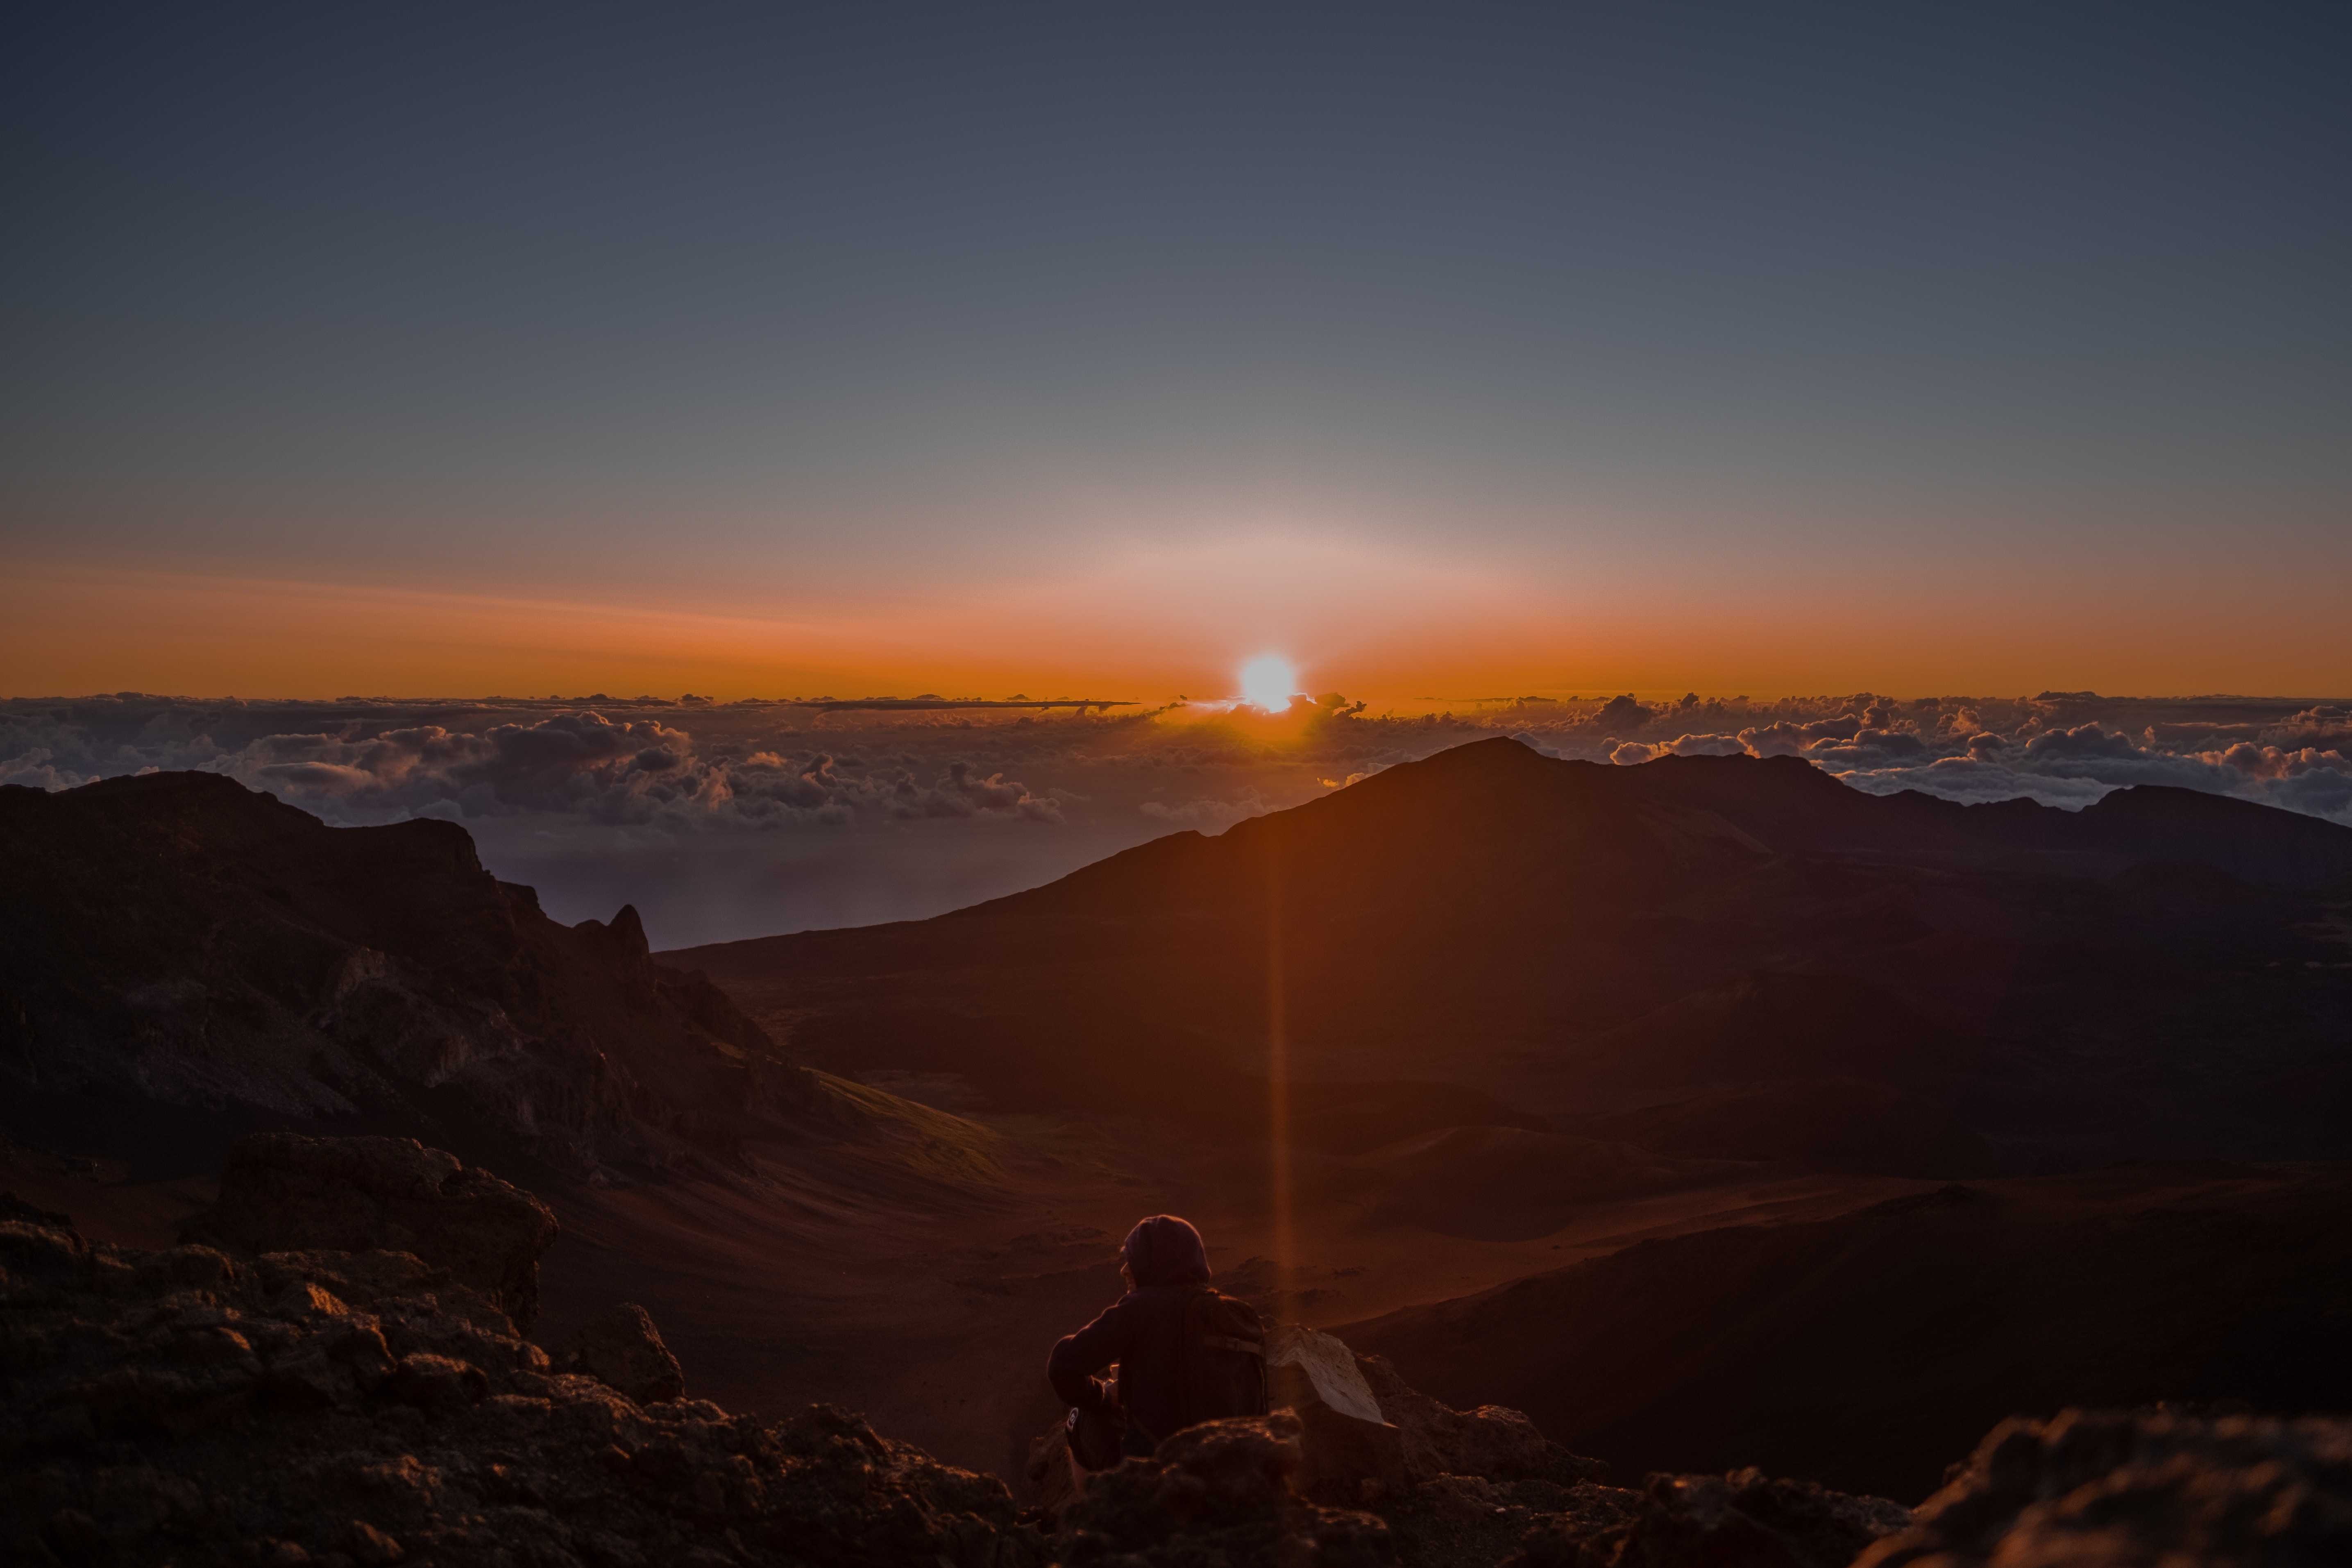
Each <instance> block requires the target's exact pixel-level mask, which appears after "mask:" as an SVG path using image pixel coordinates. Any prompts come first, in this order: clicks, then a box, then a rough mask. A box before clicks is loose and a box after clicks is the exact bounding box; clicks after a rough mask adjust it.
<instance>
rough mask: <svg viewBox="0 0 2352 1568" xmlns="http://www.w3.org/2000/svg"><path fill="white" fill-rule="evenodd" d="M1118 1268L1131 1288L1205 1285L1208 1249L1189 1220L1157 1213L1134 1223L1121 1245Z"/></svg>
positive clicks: (1207, 1270) (1207, 1274)
mask: <svg viewBox="0 0 2352 1568" xmlns="http://www.w3.org/2000/svg"><path fill="white" fill-rule="evenodd" d="M1118 1271H1119V1273H1120V1274H1122V1275H1124V1276H1125V1277H1126V1279H1127V1282H1128V1285H1129V1288H1131V1289H1142V1288H1143V1287H1144V1286H1147V1285H1205V1284H1207V1283H1208V1282H1209V1249H1208V1247H1205V1246H1203V1245H1202V1241H1201V1233H1200V1232H1199V1231H1197V1230H1194V1229H1193V1228H1192V1221H1190V1220H1182V1219H1178V1218H1177V1217H1176V1216H1175V1215H1172V1214H1156V1215H1151V1216H1150V1218H1149V1219H1140V1220H1138V1221H1136V1222H1135V1228H1134V1229H1133V1230H1130V1231H1129V1232H1128V1233H1127V1239H1126V1240H1125V1241H1124V1242H1121V1243H1120V1244H1119V1248H1118Z"/></svg>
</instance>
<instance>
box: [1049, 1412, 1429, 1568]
mask: <svg viewBox="0 0 2352 1568" xmlns="http://www.w3.org/2000/svg"><path fill="white" fill-rule="evenodd" d="M1299 1436H1300V1426H1299V1422H1298V1418H1297V1416H1295V1415H1291V1414H1290V1413H1289V1412H1287V1411H1276V1413H1275V1414H1274V1415H1267V1416H1262V1417H1256V1418H1253V1419H1248V1420H1240V1421H1212V1422H1209V1423H1207V1424H1205V1425H1202V1426H1193V1427H1189V1428H1187V1429H1186V1430H1184V1431H1181V1432H1179V1433H1177V1434H1176V1435H1175V1436H1172V1437H1171V1438H1169V1439H1168V1440H1167V1441H1166V1442H1164V1443H1162V1444H1160V1448H1159V1451H1158V1452H1157V1453H1156V1454H1154V1455H1153V1457H1152V1458H1150V1459H1148V1460H1146V1459H1130V1460H1129V1461H1128V1462H1126V1463H1125V1464H1122V1465H1120V1466H1119V1467H1118V1468H1117V1469H1115V1470H1106V1471H1104V1472H1102V1473H1101V1474H1099V1475H1097V1476H1096V1477H1094V1478H1093V1479H1091V1480H1089V1481H1088V1482H1087V1488H1086V1491H1085V1494H1084V1495H1083V1496H1082V1497H1080V1498H1079V1499H1078V1500H1077V1501H1076V1502H1075V1503H1073V1504H1072V1505H1071V1507H1070V1508H1069V1510H1068V1511H1067V1512H1066V1514H1065V1515H1064V1520H1063V1530H1062V1533H1061V1536H1060V1538H1059V1541H1058V1545H1059V1546H1060V1548H1061V1552H1060V1555H1061V1557H1062V1560H1063V1561H1065V1562H1067V1563H1071V1564H1074V1565H1077V1564H1086V1563H1114V1562H1115V1563H1118V1564H1119V1565H1120V1568H1129V1565H1131V1564H1151V1565H1159V1564H1166V1565H1168V1568H1176V1565H1178V1564H1192V1563H1228V1564H1231V1565H1232V1568H1261V1565H1263V1568H1275V1565H1276V1564H1283V1565H1288V1564H1291V1563H1317V1564H1329V1565H1330V1568H1385V1565H1387V1564H1391V1563H1395V1562H1396V1561H1397V1553H1396V1544H1395V1542H1393V1541H1392V1540H1391V1538H1390V1535H1389V1528H1388V1525H1387V1524H1386V1522H1385V1521H1382V1520H1381V1519H1380V1518H1378V1517H1377V1516H1375V1515H1372V1514H1369V1513H1360V1512H1355V1511H1351V1510H1340V1509H1330V1508H1322V1507H1318V1506H1317V1505H1316V1504H1314V1503H1311V1502H1309V1501H1307V1500H1305V1499H1304V1498H1302V1497H1300V1496H1299V1495H1298V1492H1297V1488H1296V1486H1295V1484H1294V1483H1295V1480H1296V1478H1297V1474H1298V1466H1299Z"/></svg>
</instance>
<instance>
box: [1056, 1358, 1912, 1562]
mask: <svg viewBox="0 0 2352 1568" xmlns="http://www.w3.org/2000/svg"><path fill="white" fill-rule="evenodd" d="M1266 1343H1267V1359H1268V1362H1269V1365H1270V1370H1271V1373H1272V1393H1273V1397H1274V1401H1275V1404H1276V1411H1275V1414H1274V1415H1272V1416H1270V1417H1267V1418H1265V1420H1260V1421H1228V1422H1218V1423H1213V1424H1212V1425H1210V1426H1202V1427H1196V1428H1193V1429H1192V1430H1191V1431H1188V1432H1183V1433H1180V1434H1178V1435H1177V1436H1175V1437H1173V1438H1171V1439H1170V1440H1169V1441H1168V1442H1166V1443H1163V1444H1161V1445H1160V1449H1159V1451H1158V1452H1157V1453H1156V1454H1155V1455H1154V1456H1153V1457H1152V1458H1151V1460H1150V1461H1149V1462H1148V1463H1139V1462H1137V1461H1129V1462H1128V1463H1126V1464H1123V1465H1121V1466H1120V1467H1118V1468H1117V1469H1115V1470H1110V1471H1106V1472H1103V1473H1101V1474H1099V1475H1097V1476H1095V1477H1093V1478H1091V1479H1087V1480H1085V1481H1084V1482H1083V1483H1081V1482H1080V1481H1079V1479H1078V1478H1077V1477H1076V1474H1075V1472H1074V1471H1073V1470H1072V1469H1071V1468H1070V1465H1069V1460H1068V1451H1067V1448H1066V1445H1065V1444H1064V1443H1063V1441H1062V1433H1061V1429H1060V1428H1059V1427H1058V1426H1056V1427H1055V1428H1054V1429H1053V1430H1052V1431H1050V1432H1048V1433H1046V1434H1044V1435H1043V1436H1040V1437H1039V1438H1038V1439H1037V1440H1036V1442H1034V1444H1032V1445H1031V1448H1030V1462H1029V1476H1028V1479H1029V1481H1030V1484H1031V1488H1032V1491H1033V1494H1034V1496H1035V1498H1036V1500H1037V1502H1038V1504H1039V1508H1040V1511H1041V1512H1042V1513H1043V1514H1045V1516H1046V1517H1047V1518H1048V1519H1050V1520H1053V1521H1058V1522H1059V1525H1060V1533H1059V1535H1058V1536H1057V1537H1056V1544H1057V1546H1058V1547H1059V1549H1060V1550H1061V1551H1063V1552H1065V1553H1066V1556H1067V1558H1068V1560H1069V1561H1070V1562H1072V1563H1083V1562H1087V1561H1090V1560H1092V1559H1093V1558H1096V1557H1103V1558H1110V1557H1117V1558H1118V1560H1119V1561H1120V1562H1122V1563H1126V1562H1129V1561H1131V1560H1134V1559H1139V1560H1140V1561H1141V1562H1143V1563H1171V1564H1173V1563H1194V1562H1201V1563H1217V1562H1223V1563H1232V1564H1235V1565H1240V1564H1245V1563H1285V1564H1288V1563H1339V1562H1347V1563H1391V1562H1393V1563H1400V1564H1402V1565H1404V1568H1472V1565H1474V1564H1475V1565H1478V1568H1486V1565H1489V1564H1494V1563H1505V1562H1508V1563H1513V1564H1517V1565H1518V1568H1846V1564H1848V1563H1851V1562H1852V1561H1853V1558H1854V1556H1855V1554H1856V1553H1858V1552H1861V1551H1862V1550H1863V1549H1864V1548H1865V1547H1867V1546H1869V1545H1870V1544H1871V1543H1872V1542H1874V1541H1876V1540H1877V1539H1879V1538H1880V1537H1881V1536H1884V1535H1885V1534H1887V1533H1888V1532H1889V1531H1895V1530H1899V1529H1901V1528H1903V1527H1904V1526H1905V1525H1907V1524H1908V1523H1909V1522H1910V1519H1911V1516H1910V1513H1909V1512H1908V1510H1905V1509H1903V1508H1901V1507H1899V1506H1897V1505H1896V1504H1894V1503H1891V1502H1888V1501H1886V1500H1885V1499H1883V1498H1857V1497H1849V1496H1847V1495H1846V1494H1844V1493H1843V1492H1835V1491H1831V1490H1829V1489H1826V1488H1823V1487H1820V1486H1815V1485H1813V1484H1812V1483H1811V1482H1807V1481H1783V1480H1771V1479H1766V1478H1765V1477H1763V1476H1762V1475H1760V1474H1759V1473H1757V1472H1755V1471H1753V1470H1748V1471H1742V1472H1738V1473H1736V1474H1733V1475H1730V1476H1653V1477H1651V1478H1650V1479H1649V1482H1648V1483H1647V1485H1646V1486H1645V1487H1644V1488H1643V1489H1641V1490H1628V1489H1623V1488H1620V1487H1612V1486H1608V1485H1605V1484H1602V1477H1603V1475H1604V1473H1605V1471H1606V1467H1605V1466H1603V1465H1601V1463H1600V1462H1599V1461H1597V1460H1593V1459H1588V1458H1582V1457H1580V1456H1579V1455H1576V1454H1572V1453H1570V1452H1569V1451H1568V1450H1567V1449H1566V1448H1563V1447H1560V1445H1559V1444H1557V1443H1554V1442H1552V1441H1550V1440H1549V1439H1548V1438H1546V1437H1545V1436H1543V1434H1542V1433H1540V1432H1538V1431H1537V1430H1536V1427H1535V1424H1534V1423H1533V1422H1531V1421H1529V1420H1528V1418H1527V1417H1526V1416H1525V1415H1521V1414H1520V1413H1519V1412H1518V1411H1516V1410H1508V1409H1505V1408H1503V1407H1502V1406H1499V1405H1484V1406H1481V1407H1479V1408H1478V1409H1475V1410H1456V1409H1454V1408H1452V1407H1451V1406H1449V1405H1444V1404H1441V1403H1440V1402H1439V1401H1437V1400H1434V1399H1432V1398H1430V1397H1428V1396H1427V1395H1426V1394H1421V1393H1420V1392H1418V1391H1417V1390H1415V1389H1413V1388H1412V1387H1411V1386H1410V1385H1408V1384H1406V1383H1405V1382H1404V1380H1403V1379H1402V1378H1401V1377H1399V1376H1398V1375H1397V1373H1396V1370H1395V1369H1394V1368H1393V1367H1391V1366H1390V1365H1389V1363H1387V1362H1386V1361H1384V1360H1382V1359H1381V1358H1380V1357H1378V1356H1358V1355H1356V1354H1354V1353H1353V1352H1350V1351H1349V1349H1348V1347H1347V1345H1346V1344H1345V1343H1344V1342H1341V1341H1340V1340H1339V1339H1338V1338H1337V1337H1336V1336H1334V1335H1331V1334H1327V1333H1319V1332H1317V1331H1313V1330H1308V1329H1302V1328H1299V1327H1297V1326H1296V1325H1292V1324H1280V1325H1277V1326H1276V1327H1275V1328H1274V1329H1273V1330H1272V1331H1269V1333H1268V1334H1267V1338H1266Z"/></svg>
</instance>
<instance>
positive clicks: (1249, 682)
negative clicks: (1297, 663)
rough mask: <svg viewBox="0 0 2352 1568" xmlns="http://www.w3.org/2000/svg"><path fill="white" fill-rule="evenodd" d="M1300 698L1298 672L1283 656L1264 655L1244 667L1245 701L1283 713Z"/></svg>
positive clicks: (1243, 695) (1243, 688)
mask: <svg viewBox="0 0 2352 1568" xmlns="http://www.w3.org/2000/svg"><path fill="white" fill-rule="evenodd" d="M1297 695H1298V671H1297V669H1295V668H1292V667H1291V663H1290V661H1289V660H1288V659H1286V658H1283V657H1282V656H1281V655H1280V654H1276V653H1262V654H1260V655H1258V656H1257V657H1256V658H1254V659H1252V660H1250V661H1249V662H1248V663H1247V664H1245V665H1244V666H1242V700H1243V701H1244V702H1246V703H1248V704H1249V705H1250V706H1251V707H1253V708H1263V709H1265V710H1266V711H1267V712H1269V713H1279V712H1281V711H1282V710H1284V709H1286V708H1287V707H1289V706H1290V700H1291V699H1292V698H1293V697H1296V696H1297Z"/></svg>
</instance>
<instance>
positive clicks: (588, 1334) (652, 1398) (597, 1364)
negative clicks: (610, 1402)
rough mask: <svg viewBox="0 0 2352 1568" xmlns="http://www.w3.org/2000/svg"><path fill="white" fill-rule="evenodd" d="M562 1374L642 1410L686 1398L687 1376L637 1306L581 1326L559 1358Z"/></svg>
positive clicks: (609, 1310) (610, 1311) (615, 1310)
mask: <svg viewBox="0 0 2352 1568" xmlns="http://www.w3.org/2000/svg"><path fill="white" fill-rule="evenodd" d="M555 1366H556V1370H557V1371H559V1372H576V1373H584V1374H585V1375H587V1376H589V1377H593V1378H594V1379H595V1380H596V1381H597V1382H599V1383H601V1384H604V1386H605V1387H607V1388H616V1389H619V1390H620V1391H621V1392H622V1393H623V1394H627V1395H628V1396H629V1397H630V1398H632V1399H634V1400H635V1401H636V1402H637V1403H638V1404H640V1405H652V1404H656V1403H657V1402H659V1401H661V1400H665V1399H676V1398H677V1397H679V1396H680V1395H682V1394H685V1393H686V1373H685V1372H684V1370H682V1369H681V1368H680V1367H679V1366H678V1364H677V1357H676V1356H674V1355H672V1354H670V1353H669V1346H667V1345H666V1344H664V1343H663V1342H662V1337H661V1331H660V1330H659V1329H657V1328H656V1327H654V1320H653V1315H652V1314H651V1313H649V1312H647V1311H646V1310H645V1309H644V1308H643V1307H640V1306H638V1305H637V1304H636V1303H635V1301H624V1302H622V1303H621V1304H620V1305H619V1306H617V1307H612V1308H607V1309H606V1310H604V1311H602V1312H599V1313H597V1314H596V1315H595V1316H594V1317H593V1318H591V1319H589V1320H588V1321H586V1322H584V1323H583V1324H581V1325H580V1330H579V1331H578V1332H577V1333H575V1334H573V1335H572V1337H571V1338H570V1339H569V1340H566V1341H565V1342H563V1345H562V1348H561V1349H559V1350H558V1351H557V1352H555Z"/></svg>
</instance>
